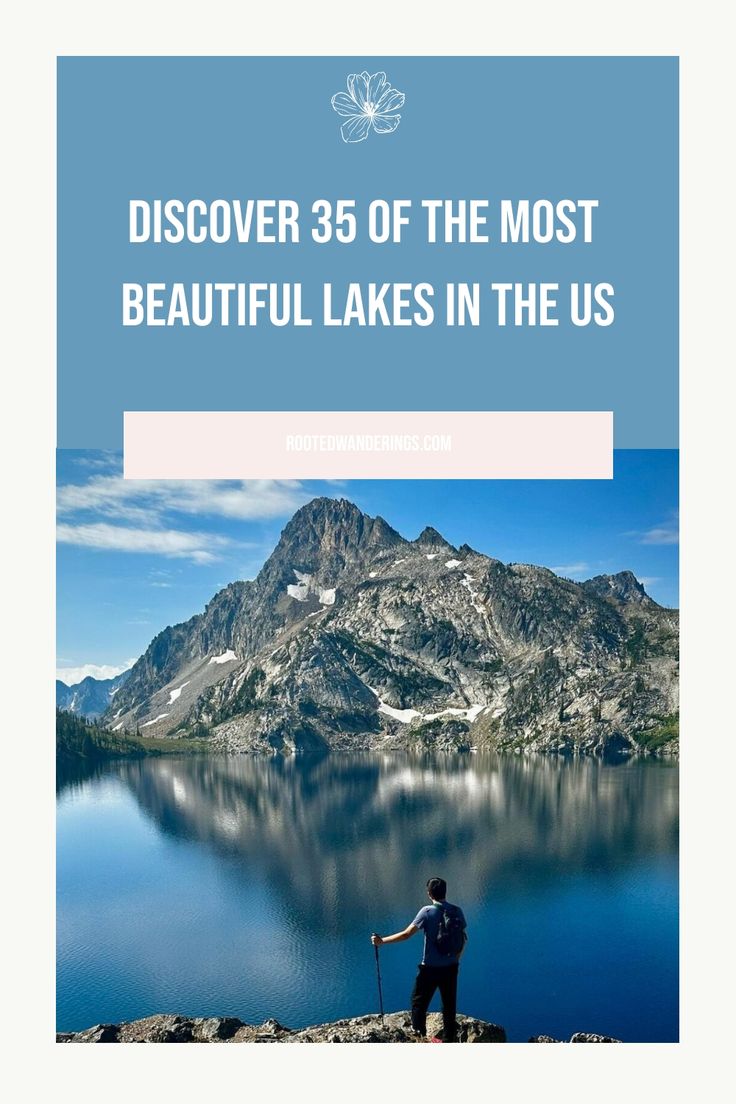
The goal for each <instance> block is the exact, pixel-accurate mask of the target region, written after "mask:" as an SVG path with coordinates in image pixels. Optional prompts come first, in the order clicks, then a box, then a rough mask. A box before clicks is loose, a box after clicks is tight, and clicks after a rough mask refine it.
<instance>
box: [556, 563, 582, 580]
mask: <svg viewBox="0 0 736 1104" xmlns="http://www.w3.org/2000/svg"><path fill="white" fill-rule="evenodd" d="M550 571H554V573H555V575H564V576H565V577H566V578H567V579H575V578H580V577H581V576H585V575H588V574H589V572H590V564H587V563H584V562H582V561H580V562H579V563H569V564H558V565H557V567H551V568H550Z"/></svg>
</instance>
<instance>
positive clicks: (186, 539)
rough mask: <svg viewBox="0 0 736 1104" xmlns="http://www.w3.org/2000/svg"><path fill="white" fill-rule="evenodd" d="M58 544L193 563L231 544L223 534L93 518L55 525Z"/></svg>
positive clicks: (208, 560)
mask: <svg viewBox="0 0 736 1104" xmlns="http://www.w3.org/2000/svg"><path fill="white" fill-rule="evenodd" d="M56 539H57V541H59V543H61V544H74V545H77V547H80V548H97V549H104V550H106V551H109V552H148V553H154V554H156V555H160V556H168V557H170V558H172V559H186V560H191V561H192V563H196V564H208V563H214V562H215V561H216V560H218V559H219V558H220V556H219V553H220V552H222V550H224V549H225V548H229V547H231V546H232V544H233V542H232V541H230V540H229V539H228V538H227V537H222V536H218V535H216V534H213V533H185V532H182V531H181V530H178V529H134V528H127V527H124V526H120V525H108V524H107V523H106V522H95V523H93V524H90V525H68V524H61V525H58V526H57V528H56Z"/></svg>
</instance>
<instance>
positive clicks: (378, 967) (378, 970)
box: [373, 932, 383, 1023]
mask: <svg viewBox="0 0 736 1104" xmlns="http://www.w3.org/2000/svg"><path fill="white" fill-rule="evenodd" d="M373 934H374V935H375V934H376V933H375V932H374V933H373ZM373 950H374V951H375V952H376V976H377V978H378V1005H379V1008H380V1009H381V1023H383V986H382V984H381V963H380V962H379V961H378V944H377V943H374V945H373Z"/></svg>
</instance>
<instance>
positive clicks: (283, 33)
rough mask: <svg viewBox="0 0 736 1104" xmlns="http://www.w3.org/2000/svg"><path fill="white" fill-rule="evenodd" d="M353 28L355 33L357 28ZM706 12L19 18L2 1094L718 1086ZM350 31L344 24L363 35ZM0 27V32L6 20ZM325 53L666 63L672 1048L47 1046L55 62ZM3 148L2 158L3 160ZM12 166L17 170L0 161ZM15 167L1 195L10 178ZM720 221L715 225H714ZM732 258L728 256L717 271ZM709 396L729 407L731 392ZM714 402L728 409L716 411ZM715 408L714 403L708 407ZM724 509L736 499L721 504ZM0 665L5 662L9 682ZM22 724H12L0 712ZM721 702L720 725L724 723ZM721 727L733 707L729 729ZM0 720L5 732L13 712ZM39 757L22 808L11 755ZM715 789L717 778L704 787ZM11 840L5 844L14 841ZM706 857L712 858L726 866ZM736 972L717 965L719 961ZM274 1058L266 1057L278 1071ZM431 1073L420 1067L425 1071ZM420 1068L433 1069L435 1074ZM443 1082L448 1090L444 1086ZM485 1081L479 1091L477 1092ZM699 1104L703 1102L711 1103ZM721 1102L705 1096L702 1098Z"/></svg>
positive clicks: (623, 3) (516, 1096) (726, 561)
mask: <svg viewBox="0 0 736 1104" xmlns="http://www.w3.org/2000/svg"><path fill="white" fill-rule="evenodd" d="M351 12H352V13H354V14H353V15H351V14H350V13H351ZM728 13H729V8H728V5H726V4H725V3H722V2H720V0H701V2H700V3H699V4H697V5H685V4H684V3H677V2H675V3H665V2H661V0H659V2H658V0H652V2H646V0H619V3H618V4H616V5H615V6H613V7H612V6H611V5H603V4H591V3H590V0H587V2H584V0H575V2H573V0H557V3H554V4H550V3H548V2H545V0H534V2H532V0H519V2H517V3H516V4H514V5H509V4H508V3H507V4H504V5H503V6H502V5H501V4H496V3H488V4H486V5H481V4H473V3H469V2H467V0H456V2H455V3H454V4H452V5H450V6H449V7H448V5H447V4H446V3H438V2H437V0H424V2H423V3H422V4H421V5H420V4H416V5H413V6H412V5H407V4H404V5H398V6H397V7H396V8H395V10H387V9H386V8H384V7H378V6H376V7H374V8H373V9H370V8H369V9H366V10H360V12H358V10H357V9H354V8H353V7H351V6H349V5H345V4H344V3H334V2H332V3H326V2H323V3H312V4H304V3H299V2H294V0H292V2H289V3H285V2H275V3H272V4H270V5H264V6H263V7H262V8H260V9H259V10H255V8H249V7H248V6H247V5H244V4H237V3H228V2H225V0H210V3H208V4H207V5H205V6H202V5H201V4H195V3H193V2H192V0H179V2H178V3H173V2H171V0H160V2H158V3H156V4H155V5H154V4H151V3H150V0H149V2H148V3H146V2H142V0H127V2H126V3H125V4H121V3H115V2H110V3H107V4H104V5H103V4H100V3H92V2H82V0H76V2H75V0H66V2H63V0H61V2H58V3H52V2H49V3H39V2H36V3H28V4H26V5H24V6H23V7H21V6H19V5H16V6H15V8H14V9H13V13H12V15H11V16H10V31H11V39H12V40H10V41H9V42H8V45H9V49H8V50H7V52H6V58H5V61H4V65H3V67H2V72H1V74H0V76H1V79H2V83H3V103H4V106H5V108H6V112H5V114H6V126H7V131H8V139H7V142H6V150H5V152H6V158H5V159H4V160H5V177H4V180H3V188H4V190H7V193H8V194H7V197H6V200H5V203H4V205H3V208H2V209H3V211H4V214H5V226H4V235H5V238H6V242H7V243H8V244H9V252H8V253H6V256H9V263H6V265H4V269H5V272H4V275H3V290H4V299H3V303H4V306H5V307H6V311H5V312H4V313H5V318H6V320H9V325H8V324H7V321H6V328H5V329H4V330H3V342H4V344H6V346H7V351H6V355H5V357H4V360H3V363H4V366H5V385H6V402H5V404H4V409H3V421H4V426H3V432H2V434H0V442H1V447H2V450H3V456H2V459H3V466H2V471H3V475H4V477H5V480H6V483H7V485H8V488H7V490H6V496H5V501H6V503H9V508H7V507H6V522H7V525H6V527H5V538H4V541H3V561H4V567H5V571H4V578H5V580H6V582H8V583H9V584H10V585H9V586H8V587H6V593H7V597H6V602H5V608H6V611H8V615H9V620H7V621H6V624H5V632H4V634H3V636H4V642H5V645H6V648H7V653H8V654H7V659H6V687H5V693H4V695H3V698H4V702H5V703H6V705H5V710H6V718H5V719H6V731H5V738H6V741H7V748H8V750H7V751H6V755H5V769H4V772H3V781H4V788H5V801H4V802H3V803H2V815H3V817H4V818H7V823H6V824H5V831H4V832H3V839H4V841H5V842H6V844H7V845H8V846H7V848H6V850H7V855H6V857H5V869H4V873H5V884H6V891H7V892H6V897H5V908H4V910H3V920H4V922H5V925H6V928H7V931H6V935H5V941H4V942H5V948H6V951H8V952H9V953H8V955H7V961H6V964H5V977H4V979H3V980H4V983H5V984H4V986H3V989H4V995H3V1000H2V1012H3V1017H4V1021H5V1025H4V1029H3V1037H4V1040H5V1042H6V1044H8V1048H9V1050H10V1051H11V1058H10V1060H9V1062H8V1061H7V1060H6V1064H5V1071H6V1074H7V1075H8V1076H7V1077H6V1080H7V1081H8V1083H9V1084H10V1085H11V1086H12V1083H13V1079H15V1080H16V1082H17V1095H18V1096H19V1097H20V1098H21V1099H24V1098H26V1097H28V1098H30V1099H35V1098H41V1099H44V1098H47V1097H49V1096H51V1095H53V1097H54V1098H55V1099H57V1100H60V1101H66V1100H69V1101H72V1100H73V1101H75V1104H83V1102H85V1101H87V1100H89V1101H92V1100H97V1099H99V1097H100V1096H103V1095H104V1097H105V1098H106V1099H107V1100H108V1101H111V1102H117V1101H126V1104H127V1101H128V1099H129V1097H130V1095H131V1093H134V1094H135V1095H136V1097H137V1098H138V1099H142V1100H153V1099H159V1098H161V1097H163V1096H164V1095H170V1094H176V1097H177V1098H178V1100H179V1101H181V1102H185V1101H189V1100H198V1101H199V1100H201V1099H202V1097H203V1096H204V1095H205V1094H208V1095H209V1094H212V1093H213V1092H214V1093H216V1094H219V1093H221V1092H223V1091H224V1092H227V1091H228V1090H232V1091H234V1092H238V1093H242V1094H243V1095H247V1096H249V1097H252V1096H253V1095H254V1091H255V1090H256V1088H258V1089H260V1090H262V1091H263V1092H268V1094H269V1096H272V1097H275V1098H276V1099H279V1098H280V1097H281V1095H282V1094H283V1095H285V1090H286V1089H287V1088H288V1089H289V1090H290V1093H293V1092H294V1091H298V1092H300V1093H306V1094H309V1095H310V1096H311V1095H312V1093H314V1095H315V1096H316V1095H319V1097H320V1099H321V1100H322V1101H325V1100H333V1099H334V1100H338V1099H340V1100H342V1099H345V1098H349V1099H350V1100H354V1101H362V1100H369V1099H371V1100H373V1099H375V1098H376V1097H377V1096H378V1097H380V1098H381V1099H382V1100H393V1099H398V1098H399V1097H403V1096H405V1095H408V1094H411V1095H412V1096H414V1095H416V1094H424V1093H431V1092H432V1091H433V1090H434V1088H435V1087H440V1086H441V1087H444V1088H446V1089H447V1090H450V1091H452V1092H453V1094H457V1093H458V1092H463V1090H465V1091H466V1092H467V1091H468V1090H471V1091H472V1089H473V1087H475V1086H477V1091H478V1093H479V1094H482V1095H483V1096H486V1095H488V1096H490V1095H493V1096H496V1097H498V1096H500V1095H501V1094H503V1095H504V1096H505V1097H506V1098H507V1099H512V1100H514V1101H522V1102H523V1101H527V1100H530V1101H531V1100H536V1099H537V1098H538V1097H539V1098H542V1099H544V1100H546V1101H557V1100H560V1101H563V1100H564V1101H565V1102H566V1104H572V1102H574V1101H577V1100H580V1101H583V1100H586V1101H588V1100H590V1099H595V1100H597V1101H609V1100H610V1101H614V1100H616V1101H618V1099H619V1097H620V1095H621V1093H622V1092H625V1093H626V1094H627V1096H628V1097H629V1098H630V1099H632V1100H634V1101H640V1100H641V1101H645V1100H647V1101H648V1100H650V1099H652V1098H654V1097H655V1096H656V1098H658V1099H662V1098H665V1099H666V1098H667V1097H668V1096H669V1095H674V1096H675V1098H677V1097H679V1095H680V1093H682V1095H683V1096H684V1095H685V1094H687V1095H688V1096H690V1095H691V1094H693V1093H694V1092H700V1093H701V1094H706V1098H707V1089H708V1084H709V1083H710V1084H712V1085H714V1086H715V1085H716V1084H717V1083H718V1081H719V1077H720V1076H721V1075H722V1074H725V1062H726V1061H727V1057H728V1049H727V1036H730V1035H731V1025H730V1017H729V1011H730V1010H727V1003H726V1002H727V1000H728V998H729V997H730V993H729V992H728V985H727V980H726V973H725V971H726V968H727V962H726V961H725V957H726V956H727V955H728V951H729V949H730V945H731V944H732V935H731V924H732V912H731V910H730V907H729V906H730V898H729V892H730V887H729V885H728V881H727V876H726V874H725V872H726V871H728V870H729V869H730V865H731V864H729V863H728V858H730V856H728V855H727V852H726V850H725V845H726V842H727V826H726V821H725V810H727V809H728V808H729V805H728V788H729V782H730V779H729V772H728V760H727V758H726V755H727V741H728V738H729V735H730V734H729V732H728V727H729V725H730V723H731V718H730V713H729V710H728V705H727V704H726V703H725V700H724V698H725V696H724V695H722V694H721V693H719V691H720V688H721V687H724V686H727V685H728V682H727V678H728V675H729V674H730V670H727V662H728V659H730V650H731V648H732V646H733V645H732V643H731V636H732V632H733V630H732V628H731V624H730V619H729V617H728V615H727V612H726V610H725V608H724V605H723V603H724V600H725V598H726V596H727V595H728V592H729V591H730V589H731V588H730V581H731V575H732V571H731V559H732V556H731V555H730V554H729V553H730V551H731V546H730V544H729V541H728V535H727V531H726V528H727V525H728V522H729V521H730V512H729V506H730V502H729V500H728V499H727V498H726V484H725V479H724V478H723V473H724V472H725V470H726V465H727V462H728V460H729V459H730V455H729V451H728V450H729V444H730V438H731V436H732V435H733V426H732V424H731V417H732V415H731V407H730V404H729V403H728V397H729V393H730V391H731V387H730V386H729V385H730V383H731V379H730V374H729V372H732V371H733V368H732V365H730V364H724V368H725V370H724V368H722V367H721V365H722V363H723V362H725V361H726V360H727V355H728V352H729V351H730V348H731V342H730V341H729V340H728V338H729V335H728V334H727V329H726V327H727V326H728V325H729V324H730V322H731V317H732V315H733V307H732V304H731V284H730V283H729V281H728V279H727V278H726V271H725V261H726V258H727V257H728V256H729V253H728V249H727V248H726V247H725V246H726V239H727V236H728V234H729V232H730V227H729V226H728V218H729V213H730V207H731V205H732V198H733V197H732V194H731V191H732V179H733V176H732V173H731V172H730V171H729V163H728V159H729V157H730V154H731V146H732V120H731V118H730V116H729V115H727V108H728V106H729V105H730V104H732V103H733V91H734V89H733V81H732V78H731V77H730V74H731V73H732V71H733V68H732V57H731V53H732V51H731V43H732V34H729V31H730V30H732V27H731V26H729V19H728ZM358 16H360V18H358ZM6 18H7V17H6ZM233 46H237V47H238V52H239V53H242V54H253V55H257V54H304V53H313V54H334V55H343V54H350V53H352V52H354V51H355V50H356V48H357V52H358V54H360V55H366V54H367V55H376V54H380V55H382V56H387V57H388V56H391V55H401V54H418V55H432V54H445V55H446V54H458V55H463V54H480V55H484V54H489V55H538V54H541V55H545V54H559V55H573V54H593V55H595V54H601V55H611V54H626V55H679V56H680V58H681V72H680V76H681V93H682V125H681V140H682V151H683V156H682V176H681V188H682V201H683V207H682V209H683V220H682V236H681V257H682V262H681V289H682V290H681V301H682V304H683V306H684V311H683V325H682V330H681V337H682V341H681V357H682V364H683V374H682V411H683V415H682V436H681V448H682V454H683V468H682V476H683V479H682V491H681V500H682V505H683V554H682V562H683V568H684V582H683V588H682V595H683V601H682V606H683V646H682V659H683V669H684V678H683V687H682V715H683V739H682V747H683V754H682V764H681V765H682V775H681V777H682V821H681V822H682V827H683V846H682V868H683V874H684V881H683V897H682V910H681V921H682V936H683V941H682V947H683V959H682V988H681V995H682V1029H681V1040H682V1041H681V1042H680V1043H679V1044H665V1045H663V1044H659V1045H657V1044H640V1045H630V1046H623V1047H609V1048H603V1049H602V1050H601V1049H598V1048H595V1047H593V1048H570V1047H528V1046H520V1047H519V1046H508V1047H501V1048H500V1049H496V1050H489V1049H487V1048H485V1047H481V1048H480V1049H479V1050H476V1051H475V1052H473V1051H470V1052H468V1051H467V1050H466V1049H462V1050H460V1049H459V1048H445V1049H444V1050H443V1051H441V1052H438V1051H437V1050H436V1048H434V1049H433V1050H432V1051H430V1052H426V1051H423V1050H417V1049H416V1048H410V1047H388V1048H383V1049H382V1050H380V1051H379V1052H378V1054H376V1052H375V1051H371V1050H370V1048H365V1047H364V1048H360V1047H357V1048H356V1047H354V1046H348V1047H341V1048H339V1049H338V1050H337V1051H333V1050H330V1049H329V1048H326V1047H282V1048H280V1050H278V1051H274V1050H272V1049H271V1048H270V1047H260V1048H259V1047H251V1048H247V1050H246V1051H243V1048H241V1047H234V1048H220V1047H214V1048H213V1047H204V1048H202V1047H184V1048H182V1049H178V1048H176V1047H142V1048H130V1047H113V1048H112V1049H108V1048H102V1049H95V1048H88V1047H64V1046H57V1045H56V1044H54V1043H53V1042H52V1039H53V1034H52V1033H53V1020H54V992H53V971H54V939H53V934H54V933H53V920H54V915H53V906H52V895H51V892H52V891H51V887H52V884H53V840H54V823H53V817H54V808H53V800H52V798H53V764H54V756H53V735H52V732H51V727H52V726H51V725H50V724H47V723H46V718H47V717H48V718H50V717H51V715H52V710H53V699H52V690H51V687H52V679H51V671H52V669H53V665H54V642H53V631H54V625H53V609H54V592H53V584H52V563H53V555H54V547H53V449H54V442H55V432H54V422H55V383H54V363H55V284H54V277H55V272H54V269H55V220H54V210H55V195H54V189H55V80H56V66H55V58H56V55H69V54H92V55H97V54H102V55H104V54H111V55H121V54H132V55H135V54H143V55H147V54H172V53H173V54H199V55H202V54H212V55H217V54H224V53H231V52H232V47H233ZM8 146H9V147H10V149H8ZM8 154H9V156H8ZM11 170H12V175H11ZM723 212H725V213H723ZM729 259H730V258H729ZM724 383H725V386H724ZM721 392H723V397H721ZM714 400H716V401H714ZM728 489H729V490H730V487H729V488H728ZM8 660H9V661H10V663H9V664H8ZM11 698H12V699H13V702H14V703H15V705H12V704H11V706H10V709H8V705H7V702H8V700H9V699H11ZM722 702H723V706H722V704H721V703H722ZM724 706H725V708H724ZM8 712H9V716H8V715H7V714H8ZM26 744H27V745H28V746H29V748H32V749H33V751H34V752H35V753H36V755H37V771H36V774H35V776H34V777H33V778H32V780H31V783H30V787H29V786H27V785H25V784H24V782H23V779H24V777H27V775H25V776H24V775H20V776H19V777H18V778H16V777H15V775H14V768H13V761H12V760H13V755H14V752H15V750H17V749H18V748H19V747H21V746H24V745H26ZM714 765H715V766H716V768H721V769H715V770H714ZM19 825H23V830H22V831H19V828H18V826H19ZM719 847H720V848H721V849H722V853H721V854H720V855H719V853H718V851H719ZM731 964H732V952H731ZM277 1055H278V1059H277V1057H276V1056H277ZM419 1055H423V1057H419ZM428 1066H429V1067H430V1068H429V1069H428ZM439 1066H441V1067H442V1069H440V1068H439ZM476 1079H477V1080H476ZM714 1095H715V1094H714ZM718 1095H720V1093H719V1094H718Z"/></svg>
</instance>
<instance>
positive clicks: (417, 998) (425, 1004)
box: [411, 962, 458, 1043]
mask: <svg viewBox="0 0 736 1104" xmlns="http://www.w3.org/2000/svg"><path fill="white" fill-rule="evenodd" d="M457 971H458V963H457V962H455V963H454V964H453V965H452V966H424V965H420V966H419V970H418V972H417V979H416V981H415V982H414V989H413V991H412V994H411V1023H412V1027H413V1028H414V1030H415V1031H418V1032H419V1033H420V1034H421V1035H426V1034H427V1009H428V1008H429V1002H430V1001H431V1000H432V997H433V996H434V994H435V991H436V990H437V989H439V991H440V996H441V997H442V1023H443V1027H444V1030H443V1032H442V1037H443V1039H444V1041H445V1042H446V1043H454V1042H455V1036H456V1034H457V1022H456V1020H455V1014H456V1012H457Z"/></svg>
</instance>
